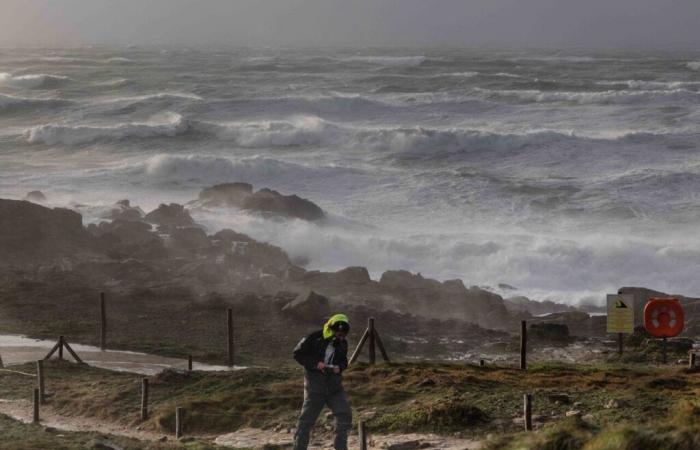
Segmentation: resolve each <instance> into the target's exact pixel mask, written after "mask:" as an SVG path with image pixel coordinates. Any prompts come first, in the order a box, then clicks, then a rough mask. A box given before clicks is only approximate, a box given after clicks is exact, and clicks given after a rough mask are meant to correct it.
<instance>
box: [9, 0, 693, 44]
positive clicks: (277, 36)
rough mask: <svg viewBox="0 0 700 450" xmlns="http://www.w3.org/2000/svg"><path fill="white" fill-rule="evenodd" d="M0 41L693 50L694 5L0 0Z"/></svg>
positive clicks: (650, 0) (547, 0) (568, 0)
mask: <svg viewBox="0 0 700 450" xmlns="http://www.w3.org/2000/svg"><path fill="white" fill-rule="evenodd" d="M0 11H1V14H0V45H2V46H37V45H42V46H73V45H130V44H136V45H138V44H143V45H217V46H221V45H224V46H228V45H241V46H246V45H443V44H446V45H466V46H504V47H527V46H543V47H605V48H614V47H626V48H629V47H634V48H668V47H683V48H693V47H696V46H698V45H700V27H698V23H700V20H699V19H700V2H698V1H697V0H675V1H673V2H668V1H667V0H617V1H614V2H610V1H607V0H606V1H604V0H588V1H585V2H583V1H580V0H577V1H574V0H527V1H523V0H466V1H465V0H235V1H226V0H208V1H194V0H149V1H136V0H120V1H112V0H62V1H60V2H57V1H54V0H0Z"/></svg>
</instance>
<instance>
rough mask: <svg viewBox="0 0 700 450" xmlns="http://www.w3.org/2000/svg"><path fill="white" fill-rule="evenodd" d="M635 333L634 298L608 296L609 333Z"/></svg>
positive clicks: (617, 295) (628, 295)
mask: <svg viewBox="0 0 700 450" xmlns="http://www.w3.org/2000/svg"><path fill="white" fill-rule="evenodd" d="M633 332H634V296H632V295H630V294H622V295H620V294H608V333H630V334H631V333H633Z"/></svg>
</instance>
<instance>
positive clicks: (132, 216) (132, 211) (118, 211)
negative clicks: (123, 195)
mask: <svg viewBox="0 0 700 450" xmlns="http://www.w3.org/2000/svg"><path fill="white" fill-rule="evenodd" d="M102 218H103V219H109V220H129V221H141V220H143V210H142V209H141V208H139V207H134V206H131V202H129V200H119V201H118V202H117V203H115V204H114V206H113V207H112V208H111V209H110V210H109V211H107V212H106V213H105V214H104V215H103V216H102Z"/></svg>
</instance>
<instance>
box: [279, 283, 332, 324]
mask: <svg viewBox="0 0 700 450" xmlns="http://www.w3.org/2000/svg"><path fill="white" fill-rule="evenodd" d="M282 312H283V313H286V314H288V315H291V316H294V317H296V318H297V319H300V320H303V321H305V322H314V323H317V322H322V321H324V320H325V319H327V318H328V316H330V313H331V308H330V303H329V301H328V298H326V297H324V296H323V295H319V294H317V293H315V292H314V291H307V292H303V293H301V294H299V295H298V296H297V297H296V298H295V299H294V300H292V301H291V302H289V303H287V304H286V305H285V306H284V307H283V308H282Z"/></svg>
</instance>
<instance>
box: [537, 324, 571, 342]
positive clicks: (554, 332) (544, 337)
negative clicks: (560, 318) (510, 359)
mask: <svg viewBox="0 0 700 450" xmlns="http://www.w3.org/2000/svg"><path fill="white" fill-rule="evenodd" d="M528 338H530V339H533V340H535V341H540V342H544V343H547V344H560V345H564V344H568V343H569V342H570V341H571V336H570V335H569V327H568V326H567V325H566V324H563V323H533V324H532V325H530V329H529V331H528Z"/></svg>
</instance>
